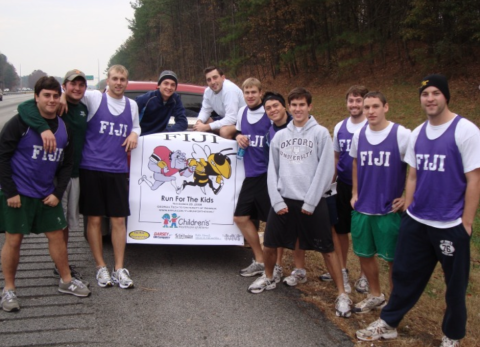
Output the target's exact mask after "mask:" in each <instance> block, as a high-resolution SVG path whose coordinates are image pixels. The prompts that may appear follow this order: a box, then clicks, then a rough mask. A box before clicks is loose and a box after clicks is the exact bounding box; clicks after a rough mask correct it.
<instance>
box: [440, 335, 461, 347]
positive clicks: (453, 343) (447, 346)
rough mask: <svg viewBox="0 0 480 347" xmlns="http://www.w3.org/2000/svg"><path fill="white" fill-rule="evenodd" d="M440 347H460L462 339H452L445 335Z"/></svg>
mask: <svg viewBox="0 0 480 347" xmlns="http://www.w3.org/2000/svg"><path fill="white" fill-rule="evenodd" d="M440 347H460V340H452V339H449V338H448V337H446V336H444V337H443V338H442V344H441V345H440Z"/></svg>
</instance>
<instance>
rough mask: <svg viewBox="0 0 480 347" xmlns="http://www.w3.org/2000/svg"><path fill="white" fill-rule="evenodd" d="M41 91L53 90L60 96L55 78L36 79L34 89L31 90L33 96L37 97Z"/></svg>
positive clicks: (59, 89) (60, 92) (58, 83)
mask: <svg viewBox="0 0 480 347" xmlns="http://www.w3.org/2000/svg"><path fill="white" fill-rule="evenodd" d="M42 89H48V90H55V91H57V92H58V94H59V95H62V88H61V87H60V82H58V81H57V80H56V79H55V77H52V76H49V77H47V76H43V77H40V78H39V79H38V81H37V83H35V88H34V89H33V90H34V92H35V95H36V96H39V95H40V92H41V91H42Z"/></svg>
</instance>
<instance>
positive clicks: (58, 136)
mask: <svg viewBox="0 0 480 347" xmlns="http://www.w3.org/2000/svg"><path fill="white" fill-rule="evenodd" d="M57 119H58V129H57V131H56V132H55V140H56V141H57V149H56V150H55V152H54V153H47V152H46V151H44V149H43V141H42V138H41V137H40V135H39V134H38V133H37V132H35V131H33V130H32V129H31V128H29V129H28V130H27V132H26V133H25V135H24V136H23V137H22V139H21V140H20V141H19V142H18V146H17V149H16V150H15V153H14V154H13V156H12V159H11V162H10V163H11V167H12V178H13V181H14V182H15V185H16V186H17V190H18V193H19V194H21V195H24V196H28V197H30V198H37V199H43V198H46V197H47V196H48V195H50V194H52V193H53V191H54V190H55V185H54V183H53V179H54V178H55V173H56V171H57V168H58V165H59V164H60V162H61V161H62V159H63V150H64V148H65V146H66V145H67V143H68V133H67V128H66V127H65V122H64V121H63V120H62V119H61V118H60V117H57Z"/></svg>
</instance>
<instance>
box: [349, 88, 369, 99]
mask: <svg viewBox="0 0 480 347" xmlns="http://www.w3.org/2000/svg"><path fill="white" fill-rule="evenodd" d="M367 93H368V89H367V88H366V87H365V86H356V85H355V86H351V87H350V88H348V90H347V94H345V99H348V96H349V95H350V94H352V95H353V96H361V97H362V98H363V97H364V96H365V95H366V94H367Z"/></svg>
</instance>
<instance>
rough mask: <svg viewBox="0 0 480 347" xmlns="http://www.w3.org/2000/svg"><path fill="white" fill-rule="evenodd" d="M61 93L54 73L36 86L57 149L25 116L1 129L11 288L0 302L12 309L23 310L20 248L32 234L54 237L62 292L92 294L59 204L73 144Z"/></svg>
mask: <svg viewBox="0 0 480 347" xmlns="http://www.w3.org/2000/svg"><path fill="white" fill-rule="evenodd" d="M61 93H62V91H61V88H60V83H58V81H57V80H56V79H55V78H53V77H46V76H44V77H42V78H40V79H39V80H38V81H37V82H36V84H35V95H34V97H35V103H36V104H35V105H36V107H37V108H38V111H39V113H40V115H41V116H42V117H43V118H44V119H45V121H46V122H47V124H48V127H49V128H50V129H51V130H52V132H53V134H54V137H55V141H56V144H57V146H56V149H55V151H53V152H52V153H48V152H47V151H46V150H44V148H43V141H42V138H41V137H40V134H39V133H38V132H36V131H34V130H33V129H31V128H30V127H28V126H27V125H26V124H25V123H24V122H23V121H22V118H21V117H20V115H17V116H15V117H13V118H12V119H10V120H9V121H8V122H7V123H6V124H5V126H4V127H3V129H2V131H1V133H0V186H1V189H0V231H5V232H6V233H5V243H4V245H3V247H2V258H1V263H2V271H3V275H4V277H5V287H4V288H3V292H2V299H1V302H0V306H1V308H2V309H3V310H4V311H7V312H11V311H18V310H20V305H19V302H18V299H17V296H16V292H15V275H16V272H17V268H18V263H19V259H20V246H21V244H22V241H23V238H24V236H25V235H28V234H30V233H34V234H42V233H43V234H45V236H46V238H47V239H48V248H49V251H50V256H51V257H52V259H53V261H54V262H55V265H56V266H57V268H58V271H59V274H60V283H59V286H58V291H59V292H62V293H67V294H72V295H75V296H84V297H85V296H89V295H90V290H89V289H88V288H87V286H86V285H85V284H84V283H82V282H81V281H80V280H78V279H75V278H72V276H71V274H70V269H69V266H68V254H67V245H66V243H65V240H64V238H63V231H62V230H63V229H64V228H65V227H66V222H65V217H64V215H63V210H62V206H61V205H59V202H60V201H61V200H62V196H63V193H64V191H65V188H66V187H67V184H68V181H69V179H70V175H71V172H72V167H73V146H72V145H71V144H70V142H71V139H70V137H69V134H68V132H67V127H66V125H65V123H64V121H63V120H62V119H61V118H60V117H58V116H57V106H58V101H59V98H60V94H61ZM54 178H57V184H56V185H55V183H54Z"/></svg>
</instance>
